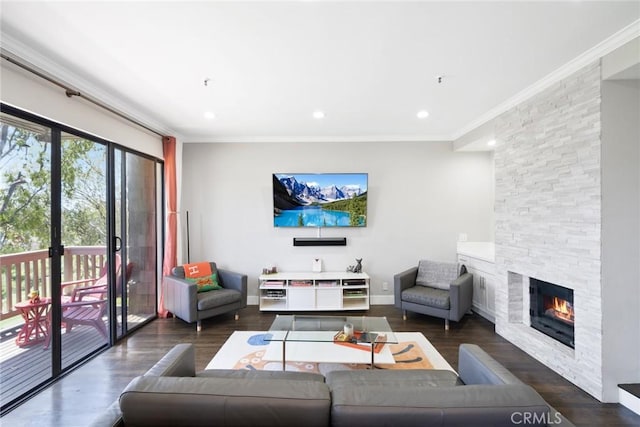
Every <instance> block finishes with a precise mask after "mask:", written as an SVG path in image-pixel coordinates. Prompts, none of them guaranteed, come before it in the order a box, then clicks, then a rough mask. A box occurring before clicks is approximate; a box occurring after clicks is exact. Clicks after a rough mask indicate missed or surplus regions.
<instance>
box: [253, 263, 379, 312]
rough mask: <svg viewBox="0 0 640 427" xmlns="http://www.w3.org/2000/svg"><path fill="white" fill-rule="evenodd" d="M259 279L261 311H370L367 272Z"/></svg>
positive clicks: (267, 275) (275, 276) (301, 273)
mask: <svg viewBox="0 0 640 427" xmlns="http://www.w3.org/2000/svg"><path fill="white" fill-rule="evenodd" d="M258 280H259V281H260V286H259V290H258V291H259V298H260V310H261V311H305V310H309V311H312V310H316V311H320V310H331V311H334V310H368V309H369V276H368V275H367V274H366V273H349V272H331V271H327V272H321V273H311V272H295V273H274V274H262V275H260V277H259V279H258Z"/></svg>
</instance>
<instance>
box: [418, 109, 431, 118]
mask: <svg viewBox="0 0 640 427" xmlns="http://www.w3.org/2000/svg"><path fill="white" fill-rule="evenodd" d="M416 116H418V118H419V119H426V118H427V117H429V112H428V111H426V110H421V111H418V114H416Z"/></svg>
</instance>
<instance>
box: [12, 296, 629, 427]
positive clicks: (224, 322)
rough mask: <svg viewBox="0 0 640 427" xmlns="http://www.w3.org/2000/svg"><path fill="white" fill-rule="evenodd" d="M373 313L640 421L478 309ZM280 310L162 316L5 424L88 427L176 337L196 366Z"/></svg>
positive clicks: (561, 399)
mask: <svg viewBox="0 0 640 427" xmlns="http://www.w3.org/2000/svg"><path fill="white" fill-rule="evenodd" d="M332 314H335V313H332ZM366 314H367V315H370V316H386V317H387V319H388V320H389V323H390V324H391V327H392V328H393V329H394V330H395V331H398V332H403V331H407V332H410V331H419V332H422V333H423V334H424V335H425V337H427V338H428V339H429V340H430V341H431V342H432V343H433V345H434V346H435V347H436V349H438V350H439V351H440V353H441V354H442V355H443V356H444V358H445V359H446V360H447V361H448V362H449V363H450V364H451V365H452V366H453V367H454V368H457V364H458V362H457V353H458V345H459V344H460V343H463V342H469V343H474V344H478V345H480V346H481V347H482V348H484V349H485V350H486V351H487V352H488V353H489V354H491V355H492V356H493V357H495V358H496V359H497V360H498V361H500V362H501V363H502V364H503V365H505V366H506V367H507V368H508V369H510V370H511V371H512V372H513V373H514V374H515V375H517V376H518V377H519V378H520V379H522V380H523V381H525V382H526V383H528V384H530V385H531V386H533V387H534V388H535V389H536V390H537V391H538V392H539V393H540V394H541V395H542V397H544V399H545V400H547V401H548V402H549V403H550V404H551V405H553V406H554V407H555V408H556V409H557V410H559V411H560V412H561V413H562V414H564V415H565V416H566V417H567V418H569V419H570V420H571V421H572V422H573V423H574V424H576V425H578V426H640V416H637V415H636V414H634V413H633V412H632V411H630V410H628V409H626V408H625V407H623V406H621V405H619V404H603V403H600V402H598V401H597V400H596V399H594V398H593V397H591V396H590V395H588V394H587V393H585V392H583V391H582V390H580V389H579V388H577V387H575V386H574V385H572V384H571V383H570V382H568V381H567V380H565V379H563V378H562V377H560V376H559V375H557V374H556V373H554V372H553V371H551V370H550V369H548V368H547V367H545V366H544V365H542V364H541V363H539V362H537V361H536V360H535V359H533V358H531V357H530V356H528V355H527V354H525V353H524V352H523V351H521V350H519V349H518V348H516V347H515V346H513V345H512V344H510V343H509V342H508V341H506V340H505V339H503V338H501V337H500V336H498V335H496V334H495V332H494V327H493V324H492V323H491V322H489V321H487V320H485V319H483V318H482V317H480V316H478V315H475V314H474V315H468V316H466V317H465V318H464V319H463V321H462V322H460V323H457V324H456V323H452V324H451V329H450V330H449V331H445V330H444V323H443V321H441V320H439V319H434V318H431V317H428V316H423V315H419V314H413V313H409V318H408V319H407V320H406V321H403V320H402V316H401V313H400V311H399V310H397V309H395V308H394V307H392V306H373V307H372V308H371V310H369V311H368V312H367V313H366ZM274 316H275V313H260V312H259V311H258V307H257V306H250V307H248V308H246V309H245V310H242V311H241V313H240V320H238V321H235V320H234V318H233V315H232V314H228V315H222V316H218V317H215V318H212V319H208V320H206V321H204V322H203V330H202V332H200V333H197V332H196V327H195V324H191V325H189V324H186V323H184V322H183V321H181V320H179V319H157V320H155V321H153V322H151V323H150V324H149V325H147V326H145V327H143V328H142V329H140V330H139V331H137V332H136V333H135V334H133V335H132V336H130V337H129V338H127V339H125V340H123V341H121V342H120V343H118V344H117V345H116V346H114V347H112V348H110V349H109V350H107V351H105V352H104V353H102V354H100V355H99V356H97V357H96V358H94V359H93V360H91V361H90V362H88V363H86V364H85V365H83V366H82V367H80V368H78V369H77V370H76V371H74V372H72V373H71V374H69V375H67V376H66V377H64V378H62V379H61V380H59V381H57V382H56V383H55V384H53V385H52V386H50V387H48V388H47V389H45V390H43V391H42V392H41V393H39V394H38V395H36V396H35V397H33V398H32V399H31V400H29V401H27V402H26V403H24V404H23V405H21V406H19V407H17V408H16V409H14V410H13V411H11V412H10V413H8V414H6V415H5V416H4V417H3V418H2V419H0V424H2V425H3V426H4V425H6V426H12V427H13V426H16V427H17V426H65V427H69V426H79V427H80V426H86V425H87V424H89V423H90V422H91V421H92V420H93V419H94V418H95V417H96V416H97V415H98V414H99V413H100V412H101V411H102V410H104V409H105V408H106V407H107V406H109V405H110V404H111V403H112V402H113V401H114V400H116V399H117V397H118V396H119V394H120V391H121V390H122V389H123V388H124V387H125V386H126V385H127V384H128V383H129V381H130V380H131V379H133V378H134V377H136V376H137V375H140V374H142V373H143V372H145V371H146V370H147V369H148V368H150V367H151V366H152V365H153V364H154V363H155V362H156V361H158V360H159V359H160V358H161V357H162V356H163V355H164V354H165V353H166V352H167V351H168V350H169V349H170V348H172V347H173V346H174V345H175V344H178V343H183V342H190V343H194V344H195V346H196V367H197V369H204V367H205V366H206V365H207V363H209V361H210V360H211V358H212V357H213V355H214V354H215V353H216V352H217V351H218V350H219V349H220V347H221V346H222V344H223V343H224V342H225V341H226V339H227V338H228V337H229V336H230V335H231V333H232V332H233V331H234V330H251V331H264V330H267V329H268V328H269V326H270V325H271V322H272V321H273V318H274Z"/></svg>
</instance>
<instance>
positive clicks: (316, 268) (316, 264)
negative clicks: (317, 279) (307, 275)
mask: <svg viewBox="0 0 640 427" xmlns="http://www.w3.org/2000/svg"><path fill="white" fill-rule="evenodd" d="M311 271H313V272H314V273H320V272H321V271H322V260H321V259H320V258H314V259H313V264H312V266H311Z"/></svg>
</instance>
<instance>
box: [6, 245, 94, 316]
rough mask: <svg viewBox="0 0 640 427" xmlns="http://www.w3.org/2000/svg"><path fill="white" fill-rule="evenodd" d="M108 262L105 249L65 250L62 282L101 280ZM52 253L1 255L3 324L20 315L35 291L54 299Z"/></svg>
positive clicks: (79, 248)
mask: <svg viewBox="0 0 640 427" xmlns="http://www.w3.org/2000/svg"><path fill="white" fill-rule="evenodd" d="M105 262H106V248H105V247H104V246H70V247H65V248H64V256H63V260H62V263H63V264H62V282H63V283H64V282H72V281H76V280H86V279H97V278H98V277H99V276H100V271H101V270H102V267H103V266H104V264H105ZM50 271H51V270H50V260H49V251H48V250H46V249H43V250H38V251H31V252H21V253H16V254H8V255H0V290H1V292H2V296H1V298H0V320H1V319H6V318H9V317H13V316H16V315H18V311H17V310H16V309H15V305H16V303H19V302H21V301H26V300H28V299H29V297H28V295H29V292H31V290H32V289H37V290H38V291H40V296H41V297H48V296H50V295H51V277H50V274H51V273H50Z"/></svg>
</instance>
